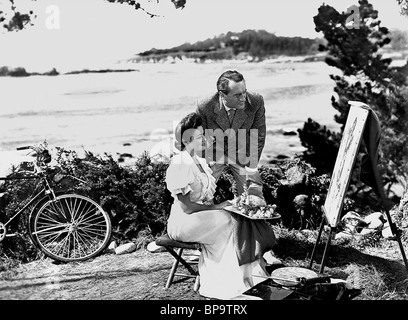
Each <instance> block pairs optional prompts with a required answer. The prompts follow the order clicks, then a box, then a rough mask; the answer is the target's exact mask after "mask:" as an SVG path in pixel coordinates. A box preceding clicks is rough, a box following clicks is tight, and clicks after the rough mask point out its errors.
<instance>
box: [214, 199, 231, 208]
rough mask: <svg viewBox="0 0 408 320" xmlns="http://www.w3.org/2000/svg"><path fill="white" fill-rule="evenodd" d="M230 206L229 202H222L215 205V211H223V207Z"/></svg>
mask: <svg viewBox="0 0 408 320" xmlns="http://www.w3.org/2000/svg"><path fill="white" fill-rule="evenodd" d="M230 205H231V201H230V200H226V201H223V202H221V203H218V204H216V205H215V207H216V208H217V209H223V208H224V207H226V206H230Z"/></svg>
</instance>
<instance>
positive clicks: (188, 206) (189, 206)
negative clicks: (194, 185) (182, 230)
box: [177, 193, 231, 214]
mask: <svg viewBox="0 0 408 320" xmlns="http://www.w3.org/2000/svg"><path fill="white" fill-rule="evenodd" d="M177 198H178V200H179V201H180V206H181V209H182V210H183V211H184V212H185V213H187V214H191V213H193V212H197V211H203V210H218V209H222V208H224V207H225V206H228V205H230V204H231V203H230V202H229V201H228V200H227V201H224V202H221V203H219V204H214V205H211V206H206V205H203V204H198V203H196V202H192V201H191V200H190V193H187V194H186V195H182V194H181V193H179V194H177Z"/></svg>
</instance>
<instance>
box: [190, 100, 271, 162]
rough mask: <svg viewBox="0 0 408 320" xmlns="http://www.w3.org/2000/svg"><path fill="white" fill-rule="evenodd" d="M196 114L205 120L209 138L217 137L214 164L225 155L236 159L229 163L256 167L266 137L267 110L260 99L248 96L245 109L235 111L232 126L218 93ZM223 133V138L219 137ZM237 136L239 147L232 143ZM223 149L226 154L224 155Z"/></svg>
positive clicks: (203, 102) (206, 101) (203, 103)
mask: <svg viewBox="0 0 408 320" xmlns="http://www.w3.org/2000/svg"><path fill="white" fill-rule="evenodd" d="M197 113H198V114H199V115H200V117H201V119H202V122H203V128H204V130H205V133H206V135H207V136H208V133H210V135H212V136H215V141H214V144H213V149H212V150H213V157H212V160H215V161H217V160H219V159H220V156H222V155H224V154H225V155H230V156H231V155H232V154H234V157H235V159H230V160H229V161H231V160H236V162H237V163H238V164H241V165H245V166H249V167H252V168H254V167H256V166H257V164H258V162H259V159H260V157H261V153H262V150H263V148H264V145H265V136H266V123H265V106H264V100H263V97H262V96H261V95H259V94H256V93H249V92H248V93H247V96H246V103H245V108H244V109H242V110H236V113H235V117H234V120H233V123H232V125H230V123H229V119H228V114H227V112H226V110H225V108H224V106H223V105H222V104H221V103H220V96H219V94H218V93H216V94H215V95H213V96H211V97H210V98H207V99H205V100H202V101H200V102H198V104H197ZM208 129H212V130H214V132H215V134H214V135H213V134H212V133H211V131H208ZM217 129H218V130H217ZM254 129H256V130H254ZM220 132H222V134H223V135H224V136H220ZM234 134H235V141H236V143H231V141H234V140H231V138H232V139H233V135H234ZM224 137H227V138H224ZM221 138H223V139H224V144H222V143H221V144H220V141H219V140H220V139H221ZM228 139H229V140H228ZM217 140H218V143H217ZM225 140H227V141H225ZM228 142H229V143H228ZM251 145H252V147H251ZM222 146H223V147H224V152H223V151H221V148H222ZM217 150H218V152H217ZM206 158H208V157H206Z"/></svg>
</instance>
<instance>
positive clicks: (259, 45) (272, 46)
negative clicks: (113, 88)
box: [129, 30, 325, 62]
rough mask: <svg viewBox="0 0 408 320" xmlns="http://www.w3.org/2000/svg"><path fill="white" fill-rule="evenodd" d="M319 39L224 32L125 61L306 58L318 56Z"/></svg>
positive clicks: (153, 50)
mask: <svg viewBox="0 0 408 320" xmlns="http://www.w3.org/2000/svg"><path fill="white" fill-rule="evenodd" d="M324 41H325V40H324V39H321V38H316V39H309V38H302V37H279V36H276V35H275V34H273V33H269V32H267V31H265V30H245V31H242V32H228V33H226V34H221V35H219V36H216V37H214V38H212V39H207V40H204V41H198V42H195V43H193V44H191V43H185V44H182V45H180V46H177V47H173V48H170V49H154V48H153V49H151V50H148V51H144V52H140V53H139V54H137V55H136V56H135V57H133V58H131V59H129V60H131V61H132V62H140V61H152V60H153V61H159V60H163V59H168V58H173V59H176V58H179V59H186V58H187V59H194V60H195V61H204V60H208V59H211V60H223V59H234V58H246V59H249V60H254V61H259V60H263V59H266V58H270V57H276V56H306V55H313V54H316V53H318V47H319V44H321V43H323V42H324Z"/></svg>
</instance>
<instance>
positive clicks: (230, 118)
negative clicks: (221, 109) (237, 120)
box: [228, 109, 236, 125]
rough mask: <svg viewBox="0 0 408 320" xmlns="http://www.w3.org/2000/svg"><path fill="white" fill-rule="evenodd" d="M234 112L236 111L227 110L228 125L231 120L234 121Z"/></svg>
mask: <svg viewBox="0 0 408 320" xmlns="http://www.w3.org/2000/svg"><path fill="white" fill-rule="evenodd" d="M235 111H236V110H235V109H229V110H228V119H229V123H230V125H231V124H232V120H234V115H235Z"/></svg>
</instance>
